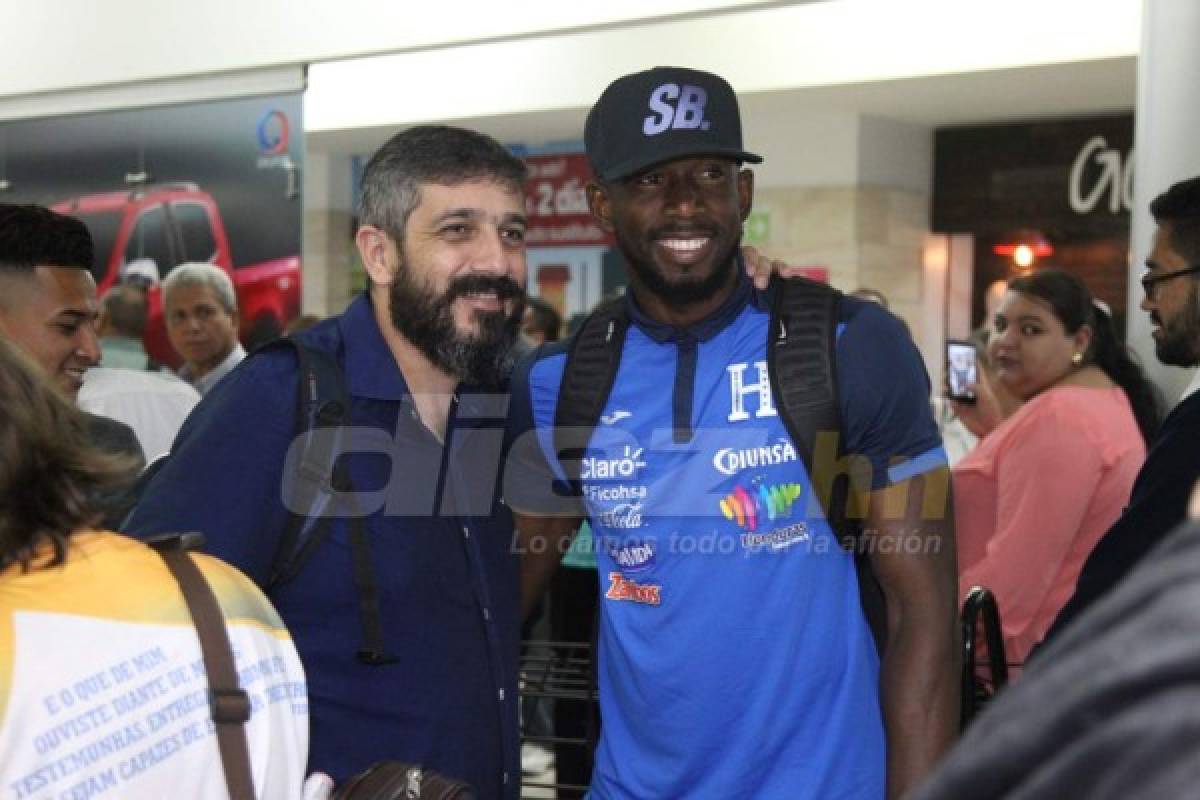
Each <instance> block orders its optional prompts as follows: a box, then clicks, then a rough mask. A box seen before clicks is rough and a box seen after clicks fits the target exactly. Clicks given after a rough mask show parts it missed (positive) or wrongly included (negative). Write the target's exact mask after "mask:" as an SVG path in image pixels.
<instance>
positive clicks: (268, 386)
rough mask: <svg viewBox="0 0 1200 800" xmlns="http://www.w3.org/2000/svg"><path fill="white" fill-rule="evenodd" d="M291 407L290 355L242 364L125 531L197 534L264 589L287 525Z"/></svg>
mask: <svg viewBox="0 0 1200 800" xmlns="http://www.w3.org/2000/svg"><path fill="white" fill-rule="evenodd" d="M295 409H296V366H295V359H294V357H292V356H291V355H290V354H288V353H283V352H277V353H266V354H261V355H257V356H255V357H254V358H252V359H249V360H247V361H246V362H244V363H243V364H242V365H240V366H239V367H238V368H237V369H236V370H235V371H234V372H232V373H230V374H229V375H228V376H226V378H225V379H224V380H222V381H221V382H220V384H219V385H218V386H217V387H216V388H214V389H213V391H212V392H210V393H209V394H208V395H207V396H206V397H205V398H204V400H203V401H201V403H200V404H199V405H198V406H196V408H195V410H194V411H193V412H192V414H191V415H190V416H189V417H188V419H187V421H186V422H185V423H184V425H183V427H182V429H181V430H180V432H179V435H178V437H176V439H175V444H174V446H173V447H172V450H171V455H170V457H169V458H168V460H167V461H166V463H165V465H164V466H163V467H162V468H161V469H160V470H159V471H158V473H157V474H156V475H155V476H154V478H153V480H151V481H150V483H149V484H148V485H147V486H146V488H145V490H144V491H143V493H142V497H141V499H140V500H139V502H138V505H137V508H136V509H135V510H134V513H133V516H132V518H131V519H130V523H129V525H128V526H127V529H128V532H129V533H131V534H133V535H135V536H139V537H142V538H145V537H148V536H152V535H155V534H158V533H169V532H180V531H199V532H201V533H203V534H204V536H205V540H206V544H205V547H204V549H205V551H206V552H208V553H211V554H213V555H215V556H217V557H218V558H220V559H222V560H224V561H227V562H229V563H230V564H233V565H234V566H236V567H237V568H238V569H240V570H242V571H243V572H245V573H246V574H248V575H249V576H250V577H251V578H252V579H253V580H255V581H256V582H257V583H259V584H260V585H262V584H263V583H265V581H266V580H267V578H268V573H269V571H270V566H271V561H272V558H273V556H274V553H275V548H276V546H277V544H278V542H279V538H280V536H281V534H282V532H283V527H284V525H285V523H286V520H287V512H286V509H285V508H284V505H283V499H282V492H283V481H282V476H283V464H284V460H285V458H286V456H287V451H288V447H289V446H290V444H291V441H292V435H293V429H294V425H295Z"/></svg>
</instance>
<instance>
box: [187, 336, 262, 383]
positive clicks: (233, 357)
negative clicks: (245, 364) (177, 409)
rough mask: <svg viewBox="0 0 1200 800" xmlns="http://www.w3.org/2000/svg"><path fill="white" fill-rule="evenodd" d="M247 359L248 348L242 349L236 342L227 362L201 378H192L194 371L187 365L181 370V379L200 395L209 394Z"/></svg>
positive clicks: (239, 343)
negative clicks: (193, 387)
mask: <svg viewBox="0 0 1200 800" xmlns="http://www.w3.org/2000/svg"><path fill="white" fill-rule="evenodd" d="M245 357H246V348H244V347H242V343H241V342H236V341H235V342H234V343H233V349H232V350H230V351H229V355H227V356H225V360H224V361H222V362H221V363H220V364H218V365H217V366H215V367H213V368H212V369H211V370H209V371H208V372H206V373H205V374H203V375H201V376H200V377H199V378H193V377H192V370H191V368H190V367H188V366H187V365H186V364H184V365H183V366H182V367H180V368H179V373H178V374H179V377H181V378H183V379H184V380H185V381H187V382H188V383H190V384H191V385H192V386H195V387H196V391H198V392H199V393H200V394H208V391H209V390H210V389H212V388H213V387H214V386H216V385H217V381H219V380H221V378H224V377H225V376H226V375H228V374H229V373H230V372H232V371H233V368H234V367H236V366H237V365H238V364H240V363H242V360H243V359H244V358H245Z"/></svg>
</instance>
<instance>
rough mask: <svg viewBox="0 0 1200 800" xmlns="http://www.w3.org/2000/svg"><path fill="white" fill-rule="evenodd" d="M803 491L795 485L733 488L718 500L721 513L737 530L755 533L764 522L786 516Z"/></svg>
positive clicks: (801, 487) (782, 484) (783, 484)
mask: <svg viewBox="0 0 1200 800" xmlns="http://www.w3.org/2000/svg"><path fill="white" fill-rule="evenodd" d="M803 491H804V487H803V486H801V485H800V484H798V483H781V484H777V485H775V486H767V485H765V484H763V485H760V486H755V487H751V488H749V489H747V488H745V487H743V486H737V487H734V490H733V491H732V492H730V493H729V494H727V495H725V497H723V498H721V503H720V505H721V513H722V514H724V515H725V519H727V520H730V521H732V522H736V523H737V525H738V527H739V528H745V529H746V530H748V531H756V530H758V528H759V525H760V524H762V523H764V522H766V521H768V520H770V521H774V520H777V519H780V518H782V517H790V516H791V515H792V506H793V505H794V504H795V502H796V498H798V497H799V496H800V494H801V493H802V492H803Z"/></svg>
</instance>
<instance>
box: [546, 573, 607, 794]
mask: <svg viewBox="0 0 1200 800" xmlns="http://www.w3.org/2000/svg"><path fill="white" fill-rule="evenodd" d="M599 591H600V587H599V581H598V579H597V576H596V570H594V569H576V568H574V567H559V569H558V571H557V572H555V573H554V578H553V579H552V580H551V582H550V631H551V637H552V638H553V639H554V640H555V641H556V642H579V643H585V644H586V643H590V642H591V641H592V626H593V625H594V624H595V621H596V603H597V598H598V595H599ZM592 657H593V658H594V657H595V654H594V653H593V654H592ZM589 683H590V681H589ZM591 710H592V709H591V704H590V703H585V702H583V701H579V700H561V699H560V700H558V701H557V702H556V703H555V704H554V733H555V735H556V736H563V737H569V738H573V739H575V738H577V739H586V737H587V733H588V715H589V714H590V713H591ZM554 764H555V769H556V770H557V776H556V777H557V782H558V783H560V784H577V785H580V786H587V785H588V783H589V782H590V781H591V779H592V752H591V749H590V748H589V747H588V746H586V745H583V746H580V745H578V744H565V743H564V744H556V745H555V746H554ZM559 796H560V797H570V796H571V795H570V794H569V793H566V792H560V794H559Z"/></svg>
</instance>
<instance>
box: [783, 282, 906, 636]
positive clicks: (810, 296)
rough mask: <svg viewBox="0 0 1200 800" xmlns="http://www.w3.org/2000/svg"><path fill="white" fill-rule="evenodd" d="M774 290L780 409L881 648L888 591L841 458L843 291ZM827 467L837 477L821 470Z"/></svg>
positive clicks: (789, 286)
mask: <svg viewBox="0 0 1200 800" xmlns="http://www.w3.org/2000/svg"><path fill="white" fill-rule="evenodd" d="M772 289H773V293H774V301H773V303H772V306H771V322H770V326H769V331H770V332H769V333H768V339H767V370H768V374H769V375H770V377H771V389H772V392H773V394H774V397H775V406H776V410H777V411H778V413H779V417H780V419H781V420H782V421H783V424H784V427H785V428H786V429H787V431H788V434H789V435H790V436H791V437H792V442H793V443H794V444H795V445H796V454H797V455H798V456H799V457H800V459H801V460H802V461H803V463H804V467H805V469H807V470H808V475H809V480H810V482H811V483H812V491H814V492H817V496H818V497H821V498H824V497H828V498H829V502H828V504H827V506H826V508H825V509H824V510H825V518H826V519H827V520H828V521H829V525H830V527H831V528H832V529H833V533H834V535H835V536H836V537H837V539H838V541H839V542H840V543H841V545H842V547H844V548H845V549H847V550H849V551H850V552H852V553H853V554H854V564H855V568H856V572H857V574H858V590H859V598H860V600H861V602H862V607H863V614H864V615H865V616H866V618H867V623H868V624H869V625H870V627H871V633H872V635H873V636H874V637H875V644H876V646H877V648H878V649H879V652H880V653H882V652H883V643H884V642H885V641H886V637H887V608H886V604H885V598H884V595H883V589H882V587H880V585H879V581H878V579H877V578H876V577H875V573H874V572H873V571H872V569H871V562H870V559H869V557H868V555H867V553H865V552H864V551H863V548H862V547H861V546H860V543H861V539H862V522H861V520H859V519H855V518H853V517H852V516H851V515H850V513H849V504H850V490H851V483H852V478H851V475H849V474H847V472H846V471H845V470H843V469H842V468H841V465H840V463H839V462H841V460H842V458H843V456H844V455H845V442H844V440H843V437H842V412H841V404H840V400H839V397H838V384H837V358H836V352H837V324H838V316H839V309H840V306H841V300H842V293H841V292H839V291H838V290H837V289H834V288H833V287H831V286H827V285H825V284H823V283H816V282H814V281H809V280H806V279H804V278H790V279H783V278H775V279H774V280H773V283H772ZM823 436H834V437H835V438H834V439H832V440H826V439H823V438H822V437H823ZM853 468H854V467H853V465H851V469H853ZM824 470H832V471H833V474H821V473H822V472H823V471H824Z"/></svg>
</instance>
